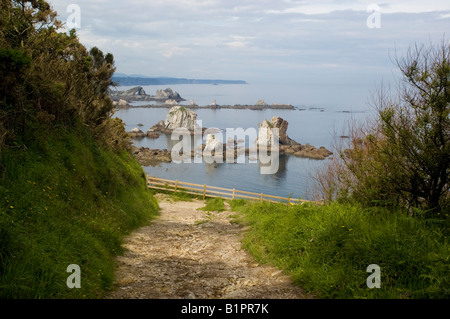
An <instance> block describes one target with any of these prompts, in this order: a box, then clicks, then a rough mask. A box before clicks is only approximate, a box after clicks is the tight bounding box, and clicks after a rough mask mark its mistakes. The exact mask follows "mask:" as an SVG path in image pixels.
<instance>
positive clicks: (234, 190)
mask: <svg viewBox="0 0 450 319" xmlns="http://www.w3.org/2000/svg"><path fill="white" fill-rule="evenodd" d="M235 192H236V189H235V188H233V198H232V199H234V193H235Z"/></svg>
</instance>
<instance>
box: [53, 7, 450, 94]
mask: <svg viewBox="0 0 450 319" xmlns="http://www.w3.org/2000/svg"><path fill="white" fill-rule="evenodd" d="M49 3H50V4H51V5H52V6H53V8H54V9H55V10H56V11H57V12H58V14H59V19H60V20H61V21H62V22H65V23H66V24H67V25H73V24H74V23H75V22H77V23H78V24H79V25H78V26H77V29H76V30H77V34H78V36H79V38H80V40H81V42H82V43H83V44H84V45H85V46H86V47H88V48H91V47H93V46H97V47H98V48H99V49H101V50H102V51H103V52H110V53H112V54H113V55H114V57H115V63H116V67H117V72H119V73H125V74H130V75H132V74H138V75H145V76H170V77H181V78H197V79H226V80H244V81H247V82H249V83H264V84H270V83H277V84H283V83H286V84H288V83H294V84H312V85H322V84H326V85H330V84H333V83H334V84H339V85H347V86H348V85H354V86H359V85H371V84H374V83H380V82H384V81H385V82H389V81H390V80H392V79H393V78H395V77H396V76H397V73H396V72H397V68H396V66H395V58H396V57H402V56H404V54H405V52H406V50H407V49H408V47H410V46H412V45H415V44H419V45H421V44H425V45H427V44H429V43H430V42H432V43H440V42H441V41H442V40H443V39H444V38H445V39H448V36H449V34H450V1H448V0H434V1H433V0H430V1H423V0H411V1H407V0H398V1H380V2H375V1H374V0H369V1H364V0H344V1H330V0H328V1H320V0H319V1H317V0H316V1H312V0H284V1H281V0H277V1H274V0H270V1H269V0H147V1H145V0H127V1H123V0H109V1H106V0H78V1H77V0H50V1H49ZM71 4H75V5H76V6H77V7H76V9H73V6H70V5H71ZM78 9H79V10H78Z"/></svg>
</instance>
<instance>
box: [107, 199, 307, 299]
mask: <svg viewBox="0 0 450 319" xmlns="http://www.w3.org/2000/svg"><path fill="white" fill-rule="evenodd" d="M156 197H157V198H158V202H159V205H160V207H161V212H160V216H158V218H156V219H155V220H154V221H153V222H152V224H151V225H149V226H145V227H142V228H140V229H138V230H137V231H136V232H134V233H133V234H132V235H131V236H129V237H128V238H127V239H126V241H125V243H124V248H125V253H124V255H123V256H119V257H118V258H117V264H118V269H117V273H116V278H117V283H116V284H117V289H115V290H114V291H113V292H112V293H111V294H110V295H108V296H107V298H126V299H131V298H132V299H139V298H145V299H161V298H162V299H180V298H188V299H197V298H199V299H206V298H208V299H248V298H255V299H298V298H305V294H304V293H303V291H302V290H301V289H300V288H298V287H296V286H294V285H293V284H292V283H291V282H290V280H289V279H288V278H287V277H286V276H284V275H283V274H282V273H281V271H279V270H277V269H275V268H273V267H269V266H266V265H259V264H257V263H256V262H255V261H254V260H253V259H252V257H251V256H250V255H249V254H248V253H247V252H246V251H245V250H243V249H242V248H241V242H240V239H241V238H242V237H241V236H242V232H243V230H244V228H243V227H242V226H241V225H238V224H236V223H230V215H233V213H232V212H231V211H229V210H227V211H224V212H220V213H218V212H205V211H202V210H197V209H198V208H200V207H204V206H205V202H204V201H200V200H193V201H192V202H180V201H173V200H171V199H170V197H168V196H167V195H163V194H158V195H156Z"/></svg>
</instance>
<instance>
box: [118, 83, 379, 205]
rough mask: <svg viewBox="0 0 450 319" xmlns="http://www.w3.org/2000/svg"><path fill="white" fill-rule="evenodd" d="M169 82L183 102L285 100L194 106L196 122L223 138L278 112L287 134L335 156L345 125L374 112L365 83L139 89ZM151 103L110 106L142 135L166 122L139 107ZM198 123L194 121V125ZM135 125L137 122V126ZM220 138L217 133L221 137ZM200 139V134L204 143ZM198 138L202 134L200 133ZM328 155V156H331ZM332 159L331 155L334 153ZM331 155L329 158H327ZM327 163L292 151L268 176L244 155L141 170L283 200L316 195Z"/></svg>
mask: <svg viewBox="0 0 450 319" xmlns="http://www.w3.org/2000/svg"><path fill="white" fill-rule="evenodd" d="M131 87H132V86H121V87H118V88H117V89H118V90H127V89H129V88H131ZM168 87H170V88H171V89H172V90H174V91H176V92H178V93H179V94H180V95H181V96H182V97H183V98H184V99H185V100H186V101H182V102H180V103H179V104H180V105H189V103H190V100H193V101H194V102H195V103H196V104H197V105H199V106H204V105H210V104H211V103H212V102H213V101H216V103H217V104H218V105H254V104H256V103H257V101H258V100H264V101H265V102H266V103H267V104H272V103H280V104H291V105H293V106H294V107H295V109H294V110H281V109H280V110H277V109H265V110H248V109H216V110H213V109H201V108H200V109H196V110H194V111H195V112H196V113H197V120H200V121H201V124H202V127H205V128H216V129H218V130H219V131H220V132H223V134H222V136H223V139H224V140H223V142H224V143H226V142H227V141H226V133H225V132H226V130H227V129H235V130H237V129H240V128H242V129H243V130H249V129H250V130H252V129H255V130H256V131H257V129H258V124H259V123H261V122H263V121H264V120H265V119H267V120H269V121H270V119H271V118H272V117H273V116H279V117H282V118H283V119H285V120H287V121H288V123H289V125H288V129H287V134H288V136H289V137H290V138H292V139H294V140H295V141H297V142H299V143H300V144H303V145H304V144H308V143H309V144H311V145H314V146H316V147H317V148H318V147H320V146H324V147H326V148H327V149H329V150H330V151H332V152H334V154H336V146H337V145H341V142H342V141H343V140H345V139H346V136H348V134H349V127H350V126H351V125H352V124H354V123H362V122H364V121H365V120H366V119H368V118H369V117H371V116H372V115H373V114H374V110H373V108H372V107H371V106H370V103H369V101H370V96H371V88H370V87H365V86H363V85H361V86H356V87H354V86H352V87H349V86H348V85H328V86H326V85H294V84H288V85H286V84H283V85H281V84H278V85H277V84H224V85H212V84H211V85H210V84H182V85H164V86H158V85H150V86H143V88H144V90H145V91H146V93H147V94H150V95H155V94H156V90H159V89H166V88H168ZM151 103H152V102H134V103H132V105H133V106H135V107H133V108H127V109H119V110H116V112H115V114H114V116H115V117H119V118H121V119H122V120H123V121H124V123H125V127H126V130H127V131H130V130H131V129H133V128H135V127H139V128H140V129H141V130H142V131H144V132H146V131H147V130H148V129H149V128H150V127H152V126H153V125H154V124H156V123H157V122H159V121H160V120H165V118H166V116H167V114H168V112H169V109H168V108H144V107H139V106H142V105H143V104H151ZM199 123H200V122H199ZM138 124H141V125H142V126H138ZM219 136H220V135H219ZM205 140H206V136H204V137H203V143H205ZM132 141H133V144H134V145H135V146H138V147H141V146H143V147H149V148H158V149H169V150H170V149H172V147H173V146H174V145H176V144H177V143H179V140H177V139H175V140H172V139H171V136H166V135H161V136H160V137H159V138H157V139H153V138H137V139H133V140H132ZM200 142H201V137H200ZM252 143H254V141H250V139H249V138H247V139H246V140H245V142H244V144H245V145H244V146H245V147H251V146H253V145H254V144H252ZM334 154H333V155H332V156H334ZM332 156H331V157H332ZM331 157H330V158H331ZM329 162H330V159H325V160H314V159H308V158H299V157H295V156H293V155H280V156H279V160H278V163H276V164H274V165H273V168H274V169H272V170H271V172H270V174H267V171H264V172H263V170H262V169H261V166H262V164H261V163H260V161H259V160H258V158H257V160H256V161H255V160H253V159H249V158H245V160H244V159H242V158H241V159H240V160H239V161H238V160H236V161H235V162H234V163H226V162H224V163H209V162H208V161H206V160H202V159H200V160H196V161H193V160H191V162H190V163H186V162H181V163H174V162H172V163H160V164H158V165H156V166H144V167H143V169H144V171H145V172H146V173H147V174H148V175H150V176H154V177H159V178H165V179H172V180H179V181H183V182H189V183H196V184H201V185H203V184H207V185H210V186H218V187H225V188H235V189H238V190H243V191H248V192H255V193H264V194H268V195H275V196H281V197H292V198H301V199H307V200H311V199H314V198H315V197H314V194H315V185H316V176H317V173H318V172H320V170H323V169H324V168H325V167H326V165H328V163H329Z"/></svg>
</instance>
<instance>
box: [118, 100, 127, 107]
mask: <svg viewBox="0 0 450 319" xmlns="http://www.w3.org/2000/svg"><path fill="white" fill-rule="evenodd" d="M116 105H117V106H119V107H124V106H128V102H127V101H125V100H123V99H119V101H117V102H116Z"/></svg>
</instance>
